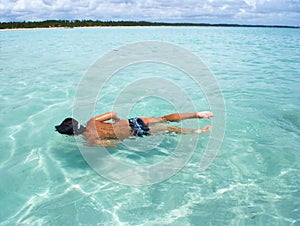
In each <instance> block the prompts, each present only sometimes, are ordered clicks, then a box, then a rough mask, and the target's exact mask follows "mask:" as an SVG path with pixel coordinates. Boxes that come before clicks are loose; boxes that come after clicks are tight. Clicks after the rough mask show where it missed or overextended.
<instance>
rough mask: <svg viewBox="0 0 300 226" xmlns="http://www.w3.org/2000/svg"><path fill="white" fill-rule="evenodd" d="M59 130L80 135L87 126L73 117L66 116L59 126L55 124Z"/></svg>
mask: <svg viewBox="0 0 300 226" xmlns="http://www.w3.org/2000/svg"><path fill="white" fill-rule="evenodd" d="M55 129H56V131H57V132H59V133H61V134H67V135H70V136H72V135H79V134H82V133H83V132H84V131H85V127H84V126H82V125H80V123H78V121H77V120H75V119H73V118H66V119H65V120H64V121H62V123H61V124H60V125H58V126H55Z"/></svg>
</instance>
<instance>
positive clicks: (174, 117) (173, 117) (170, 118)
mask: <svg viewBox="0 0 300 226" xmlns="http://www.w3.org/2000/svg"><path fill="white" fill-rule="evenodd" d="M211 117H213V114H212V113H211V112H209V111H202V112H194V113H175V114H170V115H165V116H162V117H158V118H142V120H143V121H144V122H145V124H146V125H150V124H154V123H163V122H178V121H180V120H185V119H191V118H200V119H201V118H211Z"/></svg>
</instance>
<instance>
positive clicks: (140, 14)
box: [0, 0, 300, 26]
mask: <svg viewBox="0 0 300 226" xmlns="http://www.w3.org/2000/svg"><path fill="white" fill-rule="evenodd" d="M47 19H68V20H74V19H80V20H81V19H93V20H104V21H106V20H135V21H140V20H145V21H156V22H193V23H238V24H268V25H296V26H300V22H299V21H300V0H227V1H223V0H207V1H203V0H136V1H134V0H0V21H1V22H7V21H24V20H25V21H40V20H47Z"/></svg>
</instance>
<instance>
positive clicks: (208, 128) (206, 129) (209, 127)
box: [195, 126, 211, 133]
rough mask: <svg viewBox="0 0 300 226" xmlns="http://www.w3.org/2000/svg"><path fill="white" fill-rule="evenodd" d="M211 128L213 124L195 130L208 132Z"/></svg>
mask: <svg viewBox="0 0 300 226" xmlns="http://www.w3.org/2000/svg"><path fill="white" fill-rule="evenodd" d="M210 130H211V126H205V127H204V128H202V129H198V130H196V131H195V132H196V133H206V132H208V131H210Z"/></svg>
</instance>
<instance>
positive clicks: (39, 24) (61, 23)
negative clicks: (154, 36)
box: [0, 20, 299, 29]
mask: <svg viewBox="0 0 300 226" xmlns="http://www.w3.org/2000/svg"><path fill="white" fill-rule="evenodd" d="M96 26H100V27H112V26H215V27H221V26H222V27H276V28H299V27H295V26H280V25H274V26H273V25H240V24H208V23H164V22H146V21H99V20H45V21H23V22H0V29H18V28H58V27H64V28H73V27H96Z"/></svg>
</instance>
